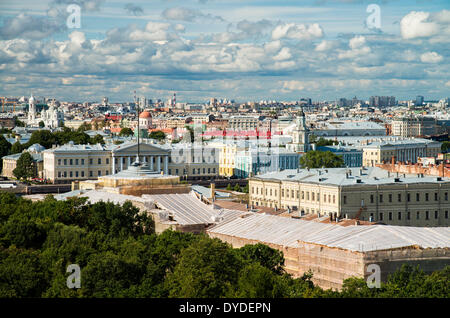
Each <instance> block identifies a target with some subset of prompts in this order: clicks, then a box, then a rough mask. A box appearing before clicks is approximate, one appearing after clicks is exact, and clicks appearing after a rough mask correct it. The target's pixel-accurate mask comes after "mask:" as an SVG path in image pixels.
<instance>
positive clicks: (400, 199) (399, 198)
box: [398, 193, 402, 202]
mask: <svg viewBox="0 0 450 318" xmlns="http://www.w3.org/2000/svg"><path fill="white" fill-rule="evenodd" d="M398 202H402V194H401V193H399V194H398Z"/></svg>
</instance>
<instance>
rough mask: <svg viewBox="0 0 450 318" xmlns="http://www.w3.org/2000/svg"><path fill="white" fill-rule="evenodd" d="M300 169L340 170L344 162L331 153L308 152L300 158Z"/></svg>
mask: <svg viewBox="0 0 450 318" xmlns="http://www.w3.org/2000/svg"><path fill="white" fill-rule="evenodd" d="M300 165H301V166H302V168H322V167H325V168H340V167H344V166H345V164H344V160H343V159H342V157H341V156H336V155H335V154H334V153H332V152H331V151H317V150H313V151H308V152H307V153H306V154H304V155H303V156H302V157H301V158H300Z"/></svg>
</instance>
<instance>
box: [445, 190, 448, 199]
mask: <svg viewBox="0 0 450 318" xmlns="http://www.w3.org/2000/svg"><path fill="white" fill-rule="evenodd" d="M445 201H448V193H447V192H445Z"/></svg>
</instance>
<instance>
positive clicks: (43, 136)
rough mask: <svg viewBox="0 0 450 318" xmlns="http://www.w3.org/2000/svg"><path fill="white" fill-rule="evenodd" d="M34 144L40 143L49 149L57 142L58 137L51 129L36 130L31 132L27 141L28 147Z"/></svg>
mask: <svg viewBox="0 0 450 318" xmlns="http://www.w3.org/2000/svg"><path fill="white" fill-rule="evenodd" d="M34 144H40V145H42V146H43V147H45V148H47V149H48V148H51V147H52V145H55V144H57V139H56V137H55V135H54V134H53V133H52V132H51V131H49V130H36V131H34V132H33V133H32V134H31V137H30V140H29V141H28V142H27V143H26V145H27V146H28V147H29V146H31V145H34Z"/></svg>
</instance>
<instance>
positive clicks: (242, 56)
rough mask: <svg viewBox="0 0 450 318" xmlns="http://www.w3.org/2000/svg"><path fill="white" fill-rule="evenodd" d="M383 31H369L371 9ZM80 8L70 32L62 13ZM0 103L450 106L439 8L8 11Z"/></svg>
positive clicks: (226, 4)
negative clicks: (355, 101)
mask: <svg viewBox="0 0 450 318" xmlns="http://www.w3.org/2000/svg"><path fill="white" fill-rule="evenodd" d="M372 3H374V4H377V5H379V8H380V18H381V20H380V22H381V24H380V28H369V27H368V26H367V25H366V24H367V23H366V19H367V18H368V17H369V16H370V15H371V13H370V12H367V11H366V10H367V7H368V5H369V4H372ZM70 4H78V5H79V6H80V8H81V16H80V17H81V28H75V29H69V28H67V25H66V19H67V16H68V14H69V13H67V11H66V8H67V6H68V5H70ZM0 12H1V20H0V41H1V42H2V48H1V49H0V65H1V67H0V69H1V71H0V80H1V81H2V87H1V88H0V94H1V95H4V96H5V95H6V96H12V95H16V96H19V95H20V96H21V95H26V96H27V95H28V94H29V93H31V92H33V94H35V95H38V96H52V97H56V98H58V99H65V100H77V101H78V100H80V101H84V100H86V101H87V100H100V96H108V97H109V98H110V100H117V101H127V100H131V98H132V97H131V96H132V92H133V91H134V90H137V91H138V94H139V95H142V96H146V97H149V98H152V97H155V98H164V97H167V98H168V97H170V96H171V95H172V93H173V92H176V93H177V97H178V100H180V101H183V102H201V101H206V100H208V99H209V98H210V97H218V98H228V99H234V100H236V101H239V102H244V101H248V100H254V101H259V100H286V101H290V100H298V99H299V98H300V97H310V98H312V99H313V100H317V101H321V100H335V99H338V98H340V97H347V98H351V97H353V96H355V95H356V96H357V97H358V98H361V99H368V98H369V97H370V96H372V95H382V96H391V95H392V96H396V98H397V99H399V100H404V99H412V98H415V96H416V95H422V96H424V97H425V99H428V100H433V99H434V100H436V99H440V98H445V97H448V95H450V78H449V75H448V73H447V72H445V69H446V68H448V66H449V59H448V57H449V48H448V43H449V41H450V11H448V10H446V3H445V1H433V2H431V3H423V2H420V1H417V2H416V1H413V2H407V1H348V0H346V1H314V0H313V1H276V2H275V1H246V2H244V3H242V2H238V1H220V3H219V2H218V1H205V0H203V1H202V0H199V1H194V0H192V1H176V0H173V1H151V2H148V1H147V2H144V1H137V0H136V1H132V2H128V1H100V0H70V1H69V0H49V1H41V2H39V3H36V2H35V1H21V2H20V3H19V2H15V1H9V0H8V1H4V2H2V3H1V4H0Z"/></svg>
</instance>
